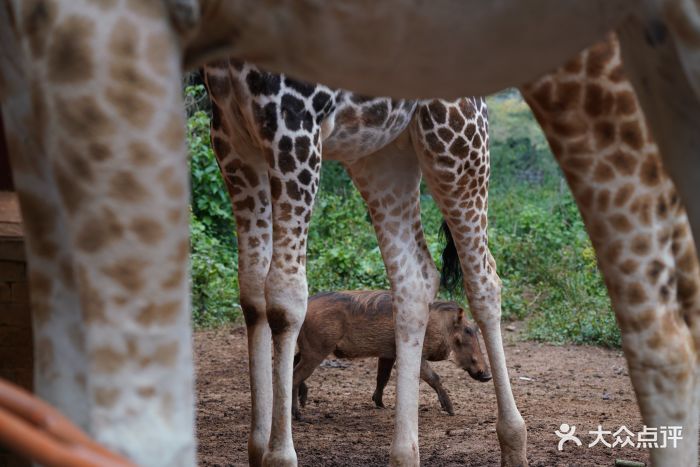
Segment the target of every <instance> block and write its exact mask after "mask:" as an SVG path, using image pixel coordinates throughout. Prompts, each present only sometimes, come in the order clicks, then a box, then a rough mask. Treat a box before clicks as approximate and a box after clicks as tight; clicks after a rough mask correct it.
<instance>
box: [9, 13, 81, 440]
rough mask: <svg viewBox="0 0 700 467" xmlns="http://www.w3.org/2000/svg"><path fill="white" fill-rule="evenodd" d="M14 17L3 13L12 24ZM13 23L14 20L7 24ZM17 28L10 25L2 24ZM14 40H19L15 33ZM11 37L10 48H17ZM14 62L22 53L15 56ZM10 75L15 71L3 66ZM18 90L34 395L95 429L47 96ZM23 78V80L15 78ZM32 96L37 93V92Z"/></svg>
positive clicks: (14, 125) (15, 139) (16, 154)
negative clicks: (41, 109) (43, 125)
mask: <svg viewBox="0 0 700 467" xmlns="http://www.w3.org/2000/svg"><path fill="white" fill-rule="evenodd" d="M8 13H9V12H8V11H6V10H5V9H2V11H0V21H1V22H2V23H3V24H5V23H7V21H9V18H8V17H6V16H5V15H7V14H8ZM7 24H9V23H7ZM5 27H6V28H7V29H6V30H7V31H10V26H9V25H8V26H2V27H0V29H2V28H5ZM10 38H12V35H10ZM10 45H11V44H10V40H9V39H8V40H7V43H5V44H4V46H6V47H10ZM14 53H15V54H16V55H15V56H14V57H15V58H18V57H19V56H20V55H19V53H18V52H17V51H15V52H14ZM4 70H5V71H10V70H12V68H10V67H7V68H4ZM6 79H7V81H8V83H11V84H12V85H13V88H14V89H13V92H11V93H9V94H8V96H7V97H6V98H5V100H4V101H3V107H2V115H3V123H4V126H5V135H6V138H7V143H8V144H7V148H8V151H9V156H10V160H11V164H12V169H13V170H12V172H13V179H14V184H15V187H16V190H17V195H18V198H19V201H20V207H21V210H22V218H23V222H22V225H23V230H24V235H25V237H24V240H25V247H26V251H27V267H28V271H27V276H28V278H29V285H30V302H31V310H32V331H33V344H34V358H35V363H34V375H33V376H34V380H33V385H34V391H35V392H36V394H37V395H38V396H39V397H41V398H42V399H43V400H45V401H47V402H48V403H50V404H52V405H53V406H55V407H56V408H58V409H59V410H60V411H61V412H62V413H63V414H65V415H66V416H67V417H69V418H70V419H71V420H72V421H73V423H75V424H76V425H78V426H79V427H80V428H82V429H83V430H85V431H88V432H89V431H90V420H89V411H88V405H87V404H86V403H85V401H86V400H87V399H88V393H87V381H86V378H87V372H88V365H87V357H86V355H85V336H84V329H83V323H82V317H81V307H80V296H79V293H78V289H77V287H76V284H75V278H74V274H73V253H72V251H71V248H70V241H69V236H68V225H67V219H66V217H65V215H64V214H63V212H62V211H61V203H60V197H59V194H58V189H57V186H56V184H55V182H54V179H53V176H52V174H51V170H50V166H49V160H48V153H47V148H46V147H45V146H44V145H42V144H41V142H42V141H43V135H39V134H37V132H38V127H37V126H32V122H35V120H34V119H35V118H38V116H37V115H35V114H32V113H30V112H32V110H33V108H32V105H31V102H37V101H41V96H40V95H37V94H36V91H37V90H36V88H35V89H34V90H30V89H29V80H28V79H25V78H24V77H20V76H19V75H13V74H9V75H8V77H7V78H6ZM15 80H16V81H15ZM32 92H33V93H35V95H32Z"/></svg>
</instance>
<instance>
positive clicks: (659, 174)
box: [523, 36, 700, 466]
mask: <svg viewBox="0 0 700 467" xmlns="http://www.w3.org/2000/svg"><path fill="white" fill-rule="evenodd" d="M657 50H658V49H657ZM649 63H654V62H653V61H650V62H649ZM574 69H580V70H586V71H585V73H582V74H576V75H575V78H574V80H573V82H574V84H575V85H576V86H579V87H580V88H581V89H583V88H585V89H587V91H586V92H591V91H589V90H590V89H594V90H595V91H600V92H601V94H600V95H601V96H603V99H602V100H601V102H612V101H616V102H618V104H617V105H616V106H615V107H612V106H608V105H602V106H593V107H590V106H589V105H588V102H589V101H588V100H587V101H586V105H585V106H584V105H583V102H582V101H579V102H575V101H572V102H567V101H565V100H564V99H565V98H564V97H563V96H570V95H571V93H570V92H569V91H570V90H571V89H572V88H571V83H572V77H571V76H570V74H571V70H574ZM564 89H566V90H567V91H566V92H563V90H564ZM543 90H544V91H546V92H542V91H543ZM595 91H594V93H595ZM523 94H524V96H525V98H526V100H527V102H528V104H529V105H530V107H532V109H533V111H534V113H535V116H536V117H537V119H538V121H539V122H540V124H541V125H542V128H543V130H544V131H545V133H546V135H547V138H548V140H549V142H550V145H551V147H552V150H553V152H554V155H555V157H556V158H557V162H558V163H559V165H560V166H561V168H562V170H563V172H564V174H565V175H566V179H567V182H568V183H569V187H570V188H571V191H572V193H573V195H574V198H575V199H576V203H577V204H578V206H579V209H580V211H581V215H582V217H583V221H584V223H585V225H586V230H587V231H588V234H589V235H590V237H591V241H592V243H593V247H594V248H595V251H596V255H597V258H598V266H599V268H600V270H601V272H602V273H603V276H604V278H605V284H606V287H607V289H608V293H609V294H610V298H611V301H612V305H613V308H614V310H615V315H616V317H617V321H618V324H619V325H620V331H621V333H622V346H623V350H624V351H625V358H626V360H627V364H628V367H629V373H630V379H631V380H632V386H633V388H634V391H635V394H636V396H637V402H638V405H639V408H640V411H641V415H642V419H643V420H644V424H645V425H647V426H648V427H651V428H653V429H656V430H658V431H661V430H662V428H661V427H671V426H678V427H682V428H681V430H682V440H679V441H677V446H673V445H672V443H667V446H666V447H665V448H661V447H659V448H658V449H657V448H653V445H652V446H650V447H652V449H651V460H652V463H653V464H654V465H663V466H667V465H668V466H671V465H673V466H676V465H678V466H681V465H683V466H685V465H697V456H698V444H697V440H698V410H699V407H698V398H699V397H700V386H699V385H698V383H700V381H698V378H699V375H700V372H699V371H698V354H697V349H698V341H699V340H698V339H699V336H700V334H699V331H698V330H699V329H700V327H699V325H698V317H699V316H700V297H699V296H698V294H699V293H700V274H699V273H698V264H697V255H696V250H695V247H694V245H693V242H692V239H691V233H690V225H689V223H688V219H687V217H686V214H685V212H684V210H683V208H682V206H681V203H680V201H679V196H678V194H677V193H676V189H675V187H674V185H673V183H672V182H671V180H670V179H669V177H668V175H667V174H666V172H664V170H663V168H662V166H661V159H662V157H661V155H660V153H659V148H658V147H657V146H656V144H655V143H654V141H653V139H652V137H651V134H650V129H649V127H648V125H647V121H646V118H645V116H644V115H643V113H642V111H641V108H640V106H639V102H638V100H637V96H636V94H635V92H634V89H633V88H632V86H631V84H630V83H629V82H628V81H627V78H626V76H625V75H624V72H623V69H622V60H621V56H620V49H619V45H618V43H617V41H616V40H615V37H614V36H610V37H608V39H607V40H606V41H605V42H601V43H599V44H596V45H594V46H592V47H591V48H589V49H588V50H586V51H584V52H582V53H581V54H580V55H579V56H578V57H577V58H576V60H575V61H572V62H571V63H569V64H567V65H566V66H565V67H563V68H561V69H559V70H556V71H555V72H553V73H551V74H550V75H548V76H545V77H543V78H541V79H540V80H538V81H537V82H535V83H532V84H530V85H527V86H525V87H524V89H523ZM647 97H648V96H647ZM659 116H661V117H664V116H665V114H664V113H659V114H658V115H656V114H655V115H654V116H653V117H654V118H653V119H652V120H655V119H657V118H659ZM666 124H674V120H673V119H672V118H669V119H667V122H666ZM600 128H606V130H605V132H604V134H599V132H598V129H600ZM572 129H575V131H572ZM594 129H595V130H596V131H593V130H594ZM617 135H619V136H617ZM667 156H668V155H667ZM667 429H668V428H666V430H667ZM658 436H659V444H660V445H661V444H662V443H661V438H662V434H659V435H658Z"/></svg>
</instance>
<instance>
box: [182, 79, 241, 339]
mask: <svg viewBox="0 0 700 467" xmlns="http://www.w3.org/2000/svg"><path fill="white" fill-rule="evenodd" d="M185 92H186V94H187V95H188V96H190V98H191V99H193V100H201V98H202V95H203V93H204V87H203V86H201V85H199V86H188V87H187V88H186V89H185ZM187 123H188V130H189V131H188V145H189V151H190V173H191V178H190V180H191V185H192V209H191V215H190V235H191V246H190V263H191V266H190V267H191V276H192V284H191V286H192V315H193V319H194V322H195V324H196V325H197V326H217V325H220V324H222V323H225V322H230V321H233V320H235V319H236V318H237V317H238V316H240V308H239V306H238V275H237V261H236V258H237V256H236V252H237V248H236V234H235V227H234V223H233V215H232V211H231V203H230V201H229V198H228V194H227V193H226V188H225V186H224V182H223V179H222V178H221V173H220V171H219V167H218V165H217V163H216V157H215V156H214V152H213V151H212V149H211V145H210V144H209V117H208V115H207V114H206V113H205V112H203V111H194V112H193V113H192V115H190V117H189V118H188V122H187Z"/></svg>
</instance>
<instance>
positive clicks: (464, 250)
mask: <svg viewBox="0 0 700 467" xmlns="http://www.w3.org/2000/svg"><path fill="white" fill-rule="evenodd" d="M417 114H418V118H416V119H414V121H413V123H412V126H411V137H412V139H413V142H414V145H415V148H416V152H417V154H418V156H419V160H420V163H421V168H422V170H423V175H424V176H425V179H426V182H427V183H428V186H429V187H430V190H431V192H432V193H433V196H434V198H435V201H436V202H437V204H438V206H439V207H440V210H441V211H442V213H443V215H444V216H445V221H446V222H447V224H448V226H449V228H450V232H451V233H452V236H453V238H454V241H455V246H456V248H457V254H458V255H459V260H460V263H461V267H462V271H463V274H464V289H465V291H466V293H467V298H468V299H469V308H470V310H471V312H472V314H473V315H474V318H475V320H476V322H477V324H478V325H479V328H480V329H481V332H482V334H483V336H484V343H485V345H486V351H487V353H488V357H489V363H490V364H491V371H492V373H493V382H494V386H495V388H496V400H497V403H498V421H497V423H496V432H497V434H498V440H499V442H500V445H501V464H502V465H508V466H516V465H517V466H519V465H527V458H526V445H527V431H526V429H525V422H524V421H523V418H522V416H521V415H520V412H519V411H518V408H517V406H516V405H515V400H514V398H513V393H512V390H511V386H510V381H509V379H508V370H507V367H506V361H505V354H504V352H503V341H502V338H501V280H500V279H499V277H498V275H497V274H496V264H495V262H494V260H493V257H492V256H491V253H490V251H489V248H488V237H487V232H486V227H487V218H486V213H487V203H488V181H489V172H490V169H489V151H488V121H487V117H486V103H485V102H484V101H483V99H480V98H469V99H466V98H465V99H460V100H459V101H457V102H455V103H446V102H444V101H431V102H429V103H422V104H420V105H419V107H418V109H417Z"/></svg>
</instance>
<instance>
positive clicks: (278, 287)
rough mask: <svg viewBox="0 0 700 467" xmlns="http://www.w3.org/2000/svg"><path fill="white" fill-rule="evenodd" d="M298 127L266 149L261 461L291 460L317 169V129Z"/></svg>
mask: <svg viewBox="0 0 700 467" xmlns="http://www.w3.org/2000/svg"><path fill="white" fill-rule="evenodd" d="M290 111H291V110H290ZM300 133H301V134H299V133H298V134H297V135H296V136H295V138H294V144H293V145H292V144H291V143H290V144H289V145H287V144H286V142H285V143H280V144H279V145H277V147H276V148H275V149H271V150H270V157H271V159H272V160H269V165H270V167H269V169H268V174H269V177H270V187H271V195H272V219H273V234H272V248H273V250H272V251H273V253H272V262H271V264H270V270H269V273H268V275H267V279H266V282H265V302H266V307H267V322H268V323H269V325H270V330H271V333H272V344H273V349H274V362H273V368H272V389H273V393H272V394H273V402H272V430H271V433H270V442H269V445H268V450H267V452H266V453H265V455H264V457H263V465H270V466H272V465H274V466H285V465H296V463H297V456H296V452H295V451H294V443H293V441H292V420H291V415H292V387H293V368H294V348H295V345H296V341H297V337H298V335H299V330H300V329H301V325H302V323H303V322H304V317H305V316H306V306H307V298H308V287H307V282H306V241H307V236H308V229H309V222H310V220H311V211H312V209H313V203H314V198H315V196H316V191H317V190H318V181H319V173H320V170H321V144H320V142H319V136H320V129H319V128H318V127H315V128H314V129H313V131H308V132H306V131H300ZM282 138H287V139H288V140H289V139H290V138H289V137H287V136H283V137H282ZM280 147H282V148H284V149H285V150H284V151H281V150H280V149H279V148H280ZM290 155H291V159H290ZM292 159H293V161H292Z"/></svg>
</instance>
